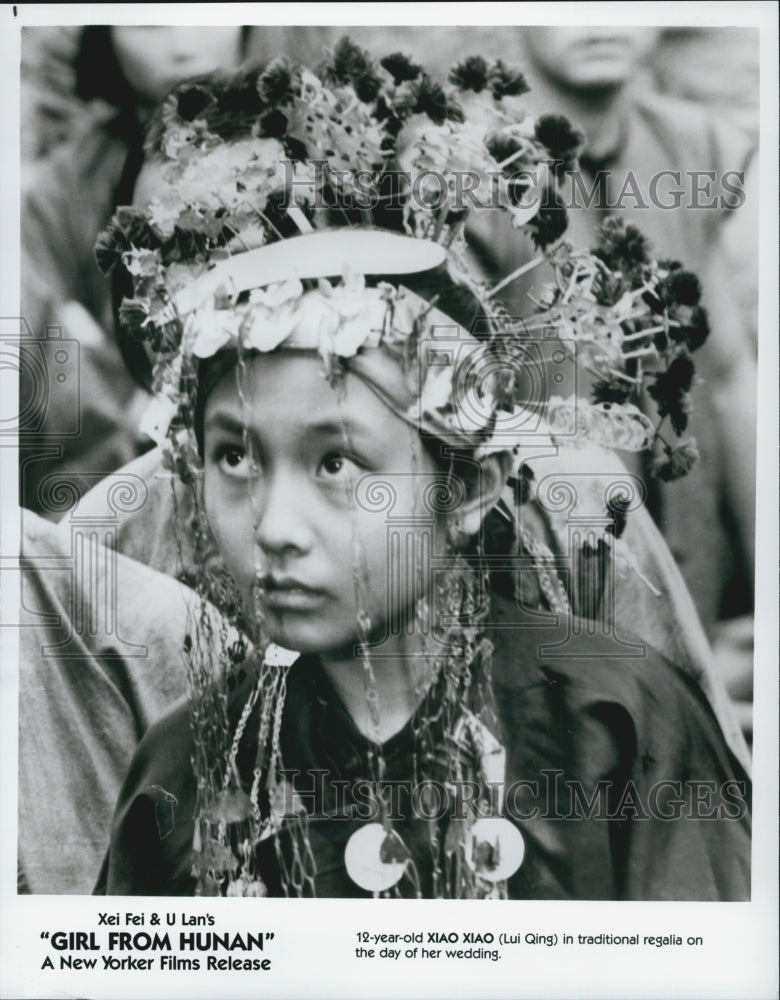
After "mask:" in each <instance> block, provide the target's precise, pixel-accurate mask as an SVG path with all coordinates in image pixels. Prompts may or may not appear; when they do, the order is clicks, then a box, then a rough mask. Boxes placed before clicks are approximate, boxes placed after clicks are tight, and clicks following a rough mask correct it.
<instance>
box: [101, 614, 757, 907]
mask: <svg viewBox="0 0 780 1000" xmlns="http://www.w3.org/2000/svg"><path fill="white" fill-rule="evenodd" d="M579 627H580V623H578V622H576V620H568V621H564V622H562V623H561V625H560V627H558V628H556V627H541V626H540V625H538V624H536V622H531V621H529V620H527V619H525V618H524V617H523V614H522V613H521V612H519V611H518V609H517V608H516V607H514V606H513V605H511V604H510V603H509V602H506V601H503V600H496V601H495V602H494V612H493V616H492V623H491V640H492V642H493V646H494V651H493V655H492V658H491V659H492V664H491V670H490V677H491V681H490V683H491V685H492V690H493V698H494V705H495V713H496V719H495V721H494V723H493V724H492V728H493V729H494V730H495V734H496V735H497V736H498V738H499V739H500V740H501V743H502V744H503V746H504V747H505V748H506V772H505V775H504V793H505V801H504V805H503V812H504V815H505V817H506V818H507V819H509V820H511V821H512V822H514V823H515V824H516V825H517V827H518V828H519V830H520V832H521V834H522V837H523V840H524V843H525V856H524V860H523V863H522V865H521V866H520V868H519V870H518V871H517V872H516V873H515V874H514V875H513V876H512V877H511V878H510V879H509V881H508V894H509V896H510V898H518V899H593V900H595V899H623V900H677V899H680V900H682V899H685V900H746V899H749V898H750V815H749V794H750V786H749V781H748V779H747V777H746V775H745V773H744V771H743V769H742V767H741V766H740V765H739V764H738V763H737V761H736V760H735V759H734V757H733V755H732V754H731V752H730V751H729V750H728V748H727V746H726V744H725V742H724V740H723V737H722V734H721V731H720V729H719V727H718V724H717V721H716V719H715V717H714V715H713V713H712V710H711V709H710V706H709V704H708V703H707V701H706V699H705V698H704V696H703V695H702V694H701V692H700V691H699V689H698V687H697V686H696V685H695V683H694V682H693V681H691V680H690V679H689V678H687V677H686V676H685V675H683V674H682V673H680V672H679V671H678V670H677V669H676V668H674V667H673V666H671V665H670V664H669V663H667V662H666V661H665V660H663V659H662V658H661V657H660V656H658V654H656V653H655V652H654V651H652V650H651V649H649V648H648V647H643V646H639V645H632V644H631V642H630V640H625V639H624V640H619V639H618V638H617V637H615V636H614V635H604V634H600V633H598V632H596V633H595V634H588V633H587V632H586V631H577V629H578V628H579ZM583 628H584V626H583ZM253 680H254V674H253V671H252V670H251V669H249V668H248V669H247V672H246V674H245V676H244V678H243V680H241V681H240V682H239V684H238V686H237V687H236V689H235V690H234V691H233V694H232V696H231V698H230V701H229V714H230V718H231V721H232V723H233V724H235V721H236V720H237V718H238V715H239V713H240V711H241V708H242V707H243V705H244V704H245V701H246V698H247V695H248V694H249V692H250V691H251V687H252V682H253ZM253 721H254V720H250V723H249V725H248V726H247V730H246V732H247V734H251V733H253V732H256V731H257V730H256V727H254V728H253ZM414 730H415V720H414V719H413V720H411V721H410V723H409V724H407V725H406V726H405V727H404V729H403V730H401V732H399V733H398V734H396V735H395V736H393V737H392V738H391V739H390V740H388V741H387V743H385V744H384V746H383V757H384V761H385V768H386V770H385V773H384V775H383V780H384V781H386V782H398V783H399V784H398V785H397V797H396V799H395V806H394V808H395V810H396V813H397V815H396V816H395V817H394V819H393V823H392V826H393V829H394V830H395V831H396V832H397V833H399V834H400V836H401V837H402V839H403V841H404V843H405V845H406V847H407V848H408V849H409V851H410V852H411V855H412V858H413V860H414V862H415V866H416V868H417V871H418V873H419V882H420V884H419V889H420V891H421V894H422V895H424V896H427V895H430V894H432V887H433V874H432V862H431V848H430V832H431V831H430V822H438V824H439V842H440V843H441V844H443V843H444V841H445V839H446V833H447V826H448V822H452V817H453V816H455V815H456V813H457V812H458V810H461V812H462V810H468V806H467V805H464V802H463V801H460V802H458V801H457V797H456V796H455V797H454V798H453V802H452V803H449V806H448V807H447V809H446V814H444V813H443V809H440V810H439V812H440V813H443V815H441V816H438V815H437V817H436V818H435V819H433V820H426V819H421V818H419V809H418V815H417V818H414V817H413V816H412V813H413V812H414V810H413V808H412V805H413V803H412V800H411V797H410V791H411V790H412V789H413V788H414V787H415V784H416V783H418V782H419V780H420V778H419V776H420V773H421V772H420V770H419V768H420V744H419V742H417V743H415V735H414ZM434 733H435V727H434ZM434 742H435V735H434ZM281 746H282V755H283V761H284V766H285V769H286V771H287V772H288V776H289V780H290V781H291V783H292V785H293V786H294V788H295V789H296V791H297V792H298V794H299V796H300V801H301V802H302V803H303V804H304V805H305V806H306V809H307V811H308V813H309V817H308V821H307V822H308V834H309V841H310V844H311V849H312V854H313V858H314V861H315V864H316V877H315V881H314V891H315V892H316V895H318V896H323V897H340V896H357V897H360V896H365V895H368V893H366V892H364V891H363V890H362V889H360V888H359V887H358V886H357V885H355V884H354V883H353V882H352V881H351V879H350V877H349V876H348V874H347V871H346V868H345V865H344V849H345V846H346V843H347V840H348V839H349V837H350V836H351V834H352V833H353V832H355V830H357V829H358V828H359V827H361V826H362V825H364V824H365V823H366V822H367V821H369V820H370V819H371V816H370V815H369V813H368V811H367V810H368V805H367V801H366V798H365V795H362V796H361V795H360V794H358V792H359V786H357V785H356V784H355V783H356V782H358V781H359V780H360V779H365V778H368V776H369V775H370V774H371V773H372V772H371V762H370V754H371V748H372V744H371V743H370V742H369V741H368V740H367V739H366V738H365V737H364V736H362V735H361V734H360V733H359V732H358V731H357V729H356V728H355V726H354V724H353V723H352V721H351V719H350V717H349V715H348V714H347V713H346V711H345V709H344V708H343V706H342V705H341V704H340V702H339V700H338V698H337V696H336V694H335V692H334V691H333V689H332V688H331V686H330V685H329V683H328V680H327V678H326V676H325V674H324V672H323V670H322V666H321V665H320V663H319V660H318V659H317V657H313V656H302V657H300V658H299V659H298V660H297V661H296V663H295V664H294V665H293V666H292V667H291V668H290V674H289V677H288V693H287V700H286V704H285V710H284V716H283V723H282V731H281ZM430 749H432V750H433V751H434V753H433V756H434V758H435V756H436V754H435V750H436V747H435V746H432V747H430ZM255 750H256V747H255V746H254V745H253V741H252V739H251V737H250V736H249V735H247V736H246V737H245V739H244V742H243V744H242V747H241V750H240V753H239V757H238V766H239V772H240V773H241V775H242V779H243V780H244V782H245V783H246V787H247V788H248V787H249V783H250V781H251V769H252V765H253V762H254V759H255ZM191 755H192V736H191V732H190V714H189V710H188V706H187V705H186V704H185V703H181V704H180V705H179V706H178V707H177V708H175V709H174V710H173V711H172V712H170V713H169V714H168V715H167V716H166V717H165V718H164V719H163V720H161V721H160V722H159V723H158V724H156V725H155V726H153V727H152V728H151V729H150V730H149V732H148V733H147V735H146V736H145V738H144V740H143V741H142V743H141V745H140V747H139V749H138V752H137V753H136V756H135V759H134V761H133V764H132V767H131V769H130V772H129V774H128V777H127V780H126V782H125V786H124V789H123V791H122V794H121V796H120V801H119V805H118V808H117V812H116V816H115V823H114V831H113V836H112V840H111V848H110V852H109V856H108V858H107V863H106V865H105V866H104V874H103V878H102V879H101V883H100V884H99V886H98V889H97V891H105V892H108V893H110V894H120V895H126V894H128V895H129V894H139V895H190V894H192V893H193V892H194V889H195V882H194V879H193V877H192V874H191V864H192V845H193V832H194V829H193V820H192V817H193V813H194V809H195V781H194V777H193V772H192V767H191V764H190V758H191ZM415 767H417V768H418V770H417V771H415ZM294 772H297V773H294ZM445 773H446V772H445V771H444V770H442V771H441V778H442V784H443V779H444V776H445ZM426 774H427V776H428V778H429V780H434V781H435V779H436V774H437V772H436V765H435V764H433V765H431V768H429V769H427V771H426ZM431 776H432V777H431ZM353 793H354V794H353ZM174 799H175V801H174ZM435 808H436V806H435V805H434V806H433V809H434V810H435ZM426 809H431V806H430V805H429V806H427V807H426ZM462 814H463V815H468V812H465V813H462ZM427 815H431V813H430V812H428V813H427ZM374 822H376V819H374ZM279 836H280V845H281V847H280V849H281V850H282V852H283V854H284V851H285V847H284V840H285V828H284V827H283V829H282V832H281V833H280V835H279ZM258 859H259V866H260V870H261V873H262V875H263V879H264V881H265V882H266V884H267V886H268V888H269V890H270V891H271V893H272V894H274V893H277V892H281V891H282V886H281V880H280V877H279V874H278V867H277V861H276V854H275V850H274V846H273V840H272V839H271V838H269V839H268V840H266V841H263V842H261V844H260V847H259V849H258ZM400 886H401V891H402V894H408V895H413V894H414V891H415V889H414V887H413V885H412V884H411V882H410V880H408V879H404V880H403V882H402V883H401V884H400ZM404 887H405V888H404Z"/></svg>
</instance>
